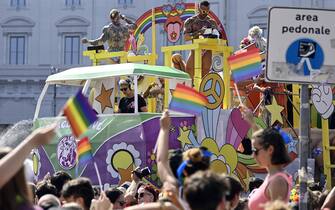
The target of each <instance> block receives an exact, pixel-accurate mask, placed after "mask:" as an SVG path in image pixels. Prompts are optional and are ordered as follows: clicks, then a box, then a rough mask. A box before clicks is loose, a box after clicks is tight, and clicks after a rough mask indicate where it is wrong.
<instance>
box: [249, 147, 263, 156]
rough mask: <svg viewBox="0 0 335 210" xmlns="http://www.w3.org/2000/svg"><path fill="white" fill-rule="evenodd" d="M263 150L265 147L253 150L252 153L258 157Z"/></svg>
mask: <svg viewBox="0 0 335 210" xmlns="http://www.w3.org/2000/svg"><path fill="white" fill-rule="evenodd" d="M262 149H264V148H263V147H261V148H259V149H256V148H252V149H251V151H252V152H253V153H254V154H255V155H256V156H257V155H258V153H259V151H261V150H262Z"/></svg>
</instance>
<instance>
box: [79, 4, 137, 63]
mask: <svg viewBox="0 0 335 210" xmlns="http://www.w3.org/2000/svg"><path fill="white" fill-rule="evenodd" d="M109 16H110V18H111V21H112V22H111V23H110V24H109V25H106V26H104V28H103V29H102V34H101V36H100V37H99V38H97V39H95V40H88V39H87V38H83V39H82V40H81V42H82V43H83V44H87V43H88V44H91V45H102V44H104V43H105V42H106V41H107V42H108V46H109V47H108V51H109V52H118V51H124V50H125V44H126V41H127V40H128V38H129V30H131V29H133V30H134V29H135V28H136V24H135V23H134V22H132V21H131V20H129V19H127V18H126V17H125V16H124V15H121V14H120V12H119V11H118V10H116V9H112V10H111V12H110V13H109ZM120 20H124V21H125V23H124V22H121V21H120ZM113 61H114V62H115V63H118V61H119V59H118V58H113Z"/></svg>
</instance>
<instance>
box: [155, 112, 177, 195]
mask: <svg viewBox="0 0 335 210" xmlns="http://www.w3.org/2000/svg"><path fill="white" fill-rule="evenodd" d="M160 125H161V129H160V131H159V134H158V138H157V144H158V145H157V171H158V176H159V178H160V180H161V181H162V182H168V183H170V184H172V185H174V186H176V188H177V189H178V182H177V179H176V178H175V177H174V175H173V173H172V171H171V168H170V165H169V159H168V149H169V130H170V125H171V119H170V117H169V113H168V112H167V111H164V112H163V114H162V117H161V119H160Z"/></svg>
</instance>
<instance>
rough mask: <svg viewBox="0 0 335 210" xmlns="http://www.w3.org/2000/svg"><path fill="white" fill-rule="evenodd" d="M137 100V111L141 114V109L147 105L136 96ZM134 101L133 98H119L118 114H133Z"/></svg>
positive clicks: (142, 99)
mask: <svg viewBox="0 0 335 210" xmlns="http://www.w3.org/2000/svg"><path fill="white" fill-rule="evenodd" d="M137 98H138V111H139V112H141V108H142V107H145V106H146V105H147V103H146V102H145V100H144V98H143V97H142V96H140V95H137ZM134 100H135V99H134V97H131V98H128V97H123V98H121V100H120V104H119V110H120V113H134V112H135V105H134Z"/></svg>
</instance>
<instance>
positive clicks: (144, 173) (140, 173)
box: [133, 167, 151, 179]
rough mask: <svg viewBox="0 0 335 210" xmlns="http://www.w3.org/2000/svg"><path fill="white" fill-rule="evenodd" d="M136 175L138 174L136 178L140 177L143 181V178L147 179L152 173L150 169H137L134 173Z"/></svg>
mask: <svg viewBox="0 0 335 210" xmlns="http://www.w3.org/2000/svg"><path fill="white" fill-rule="evenodd" d="M133 173H134V174H136V176H138V178H140V179H142V178H143V177H146V176H148V175H150V174H151V171H150V169H149V167H145V168H142V169H137V170H135V171H133Z"/></svg>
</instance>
